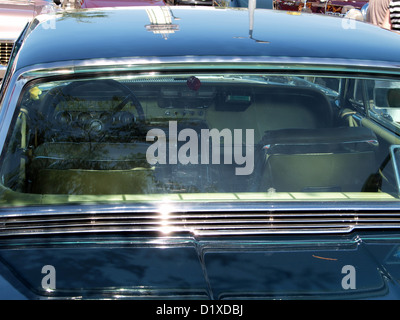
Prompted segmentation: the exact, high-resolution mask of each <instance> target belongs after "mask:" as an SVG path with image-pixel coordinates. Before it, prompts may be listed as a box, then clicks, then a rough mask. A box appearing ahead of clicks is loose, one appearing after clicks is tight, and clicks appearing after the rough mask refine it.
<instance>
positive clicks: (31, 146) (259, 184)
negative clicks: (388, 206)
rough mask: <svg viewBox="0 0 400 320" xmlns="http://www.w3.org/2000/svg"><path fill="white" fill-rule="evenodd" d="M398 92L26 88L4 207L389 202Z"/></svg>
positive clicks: (282, 78) (232, 78) (106, 85)
mask: <svg viewBox="0 0 400 320" xmlns="http://www.w3.org/2000/svg"><path fill="white" fill-rule="evenodd" d="M399 92H400V81H395V80H393V79H390V78H389V77H387V78H384V77H382V78H377V76H376V75H374V77H373V78H371V77H367V76H364V77H355V76H354V75H353V76H349V75H338V74H335V75H334V76H330V75H327V74H324V75H318V74H299V73H295V74H276V73H271V74H268V73H257V74H255V73H240V72H237V73H222V72H221V73H206V72H197V73H173V74H172V73H171V74H165V73H161V72H160V73H157V72H151V73H140V74H126V75H125V74H120V75H118V76H112V77H104V76H103V77H92V78H81V79H72V80H71V79H62V80H61V79H60V80H57V79H52V80H51V81H43V80H41V81H32V82H30V83H28V84H27V85H26V86H25V87H24V89H23V90H22V93H21V96H20V98H19V100H18V105H17V108H16V112H15V114H14V117H13V120H12V121H11V127H10V130H9V132H8V137H7V140H6V144H5V148H4V151H3V154H2V155H1V167H0V170H1V179H2V180H1V190H2V192H1V203H2V205H3V206H20V205H28V204H54V203H84V202H92V203H93V202H95V203H97V202H106V203H107V202H113V203H115V202H119V201H120V202H149V201H159V200H163V201H178V202H179V201H183V202H184V201H195V202H201V203H204V202H215V201H223V202H226V201H229V202H237V203H241V202H249V201H250V202H251V201H272V202H274V201H276V202H282V201H325V202H326V201H397V200H398V196H399V182H398V181H399V175H398V171H397V161H396V159H397V157H398V155H397V148H398V145H400V138H399V136H398V133H400V96H399Z"/></svg>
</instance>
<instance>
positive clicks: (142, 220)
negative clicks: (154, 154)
mask: <svg viewBox="0 0 400 320" xmlns="http://www.w3.org/2000/svg"><path fill="white" fill-rule="evenodd" d="M393 206H394V207H396V205H395V204H394V205H393ZM368 207H369V208H367V207H366V205H365V204H364V205H362V204H349V203H347V204H345V203H343V204H340V203H339V204H338V203H336V204H335V205H327V206H326V208H325V209H321V207H319V208H318V205H313V204H304V203H302V204H301V203H299V204H298V205H293V204H291V205H290V206H289V205H285V204H282V205H278V204H276V203H275V204H270V205H269V204H262V203H259V204H248V205H246V204H241V205H240V206H230V207H229V208H226V204H216V203H212V204H207V205H200V204H198V203H197V204H196V203H185V204H183V205H181V204H179V205H174V204H173V203H168V204H166V203H160V204H159V205H146V204H143V205H140V204H136V205H131V206H130V205H127V206H117V205H109V206H106V205H104V206H101V205H93V206H92V205H89V206H59V207H53V208H51V209H49V208H34V207H30V208H20V209H19V208H14V209H13V208H10V209H8V208H7V209H1V210H0V237H9V236H37V235H57V234H93V233H115V232H118V233H121V232H122V233H129V234H144V233H149V232H150V233H156V234H160V235H176V234H190V235H194V236H220V235H268V234H328V233H331V234H332V233H335V234H337V233H342V234H343V233H349V232H352V231H354V230H356V229H357V230H361V229H398V228H400V212H398V211H394V210H391V208H390V207H391V206H390V204H388V205H387V206H386V209H385V210H382V207H379V206H378V205H376V206H374V205H373V204H370V205H369V206H368Z"/></svg>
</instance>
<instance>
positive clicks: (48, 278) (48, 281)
mask: <svg viewBox="0 0 400 320" xmlns="http://www.w3.org/2000/svg"><path fill="white" fill-rule="evenodd" d="M42 274H45V276H44V277H43V278H42V283H41V285H42V288H43V289H44V290H55V289H56V269H55V268H54V266H52V265H49V264H47V265H45V266H43V267H42Z"/></svg>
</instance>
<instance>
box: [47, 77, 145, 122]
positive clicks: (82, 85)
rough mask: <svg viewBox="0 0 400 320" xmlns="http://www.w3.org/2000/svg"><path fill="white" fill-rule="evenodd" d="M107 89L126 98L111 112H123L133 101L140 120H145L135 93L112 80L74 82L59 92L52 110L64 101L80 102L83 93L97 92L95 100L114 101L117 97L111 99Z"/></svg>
mask: <svg viewBox="0 0 400 320" xmlns="http://www.w3.org/2000/svg"><path fill="white" fill-rule="evenodd" d="M107 88H109V89H112V90H113V91H116V89H117V90H118V91H119V92H121V93H122V95H121V96H123V97H124V98H123V100H122V102H120V103H119V104H118V105H117V106H116V107H115V108H114V109H113V110H111V111H112V112H113V113H116V112H118V111H121V110H122V109H123V108H124V106H125V105H126V104H127V103H128V102H129V101H131V102H132V103H133V105H134V106H135V108H136V111H137V113H138V118H139V120H144V111H143V107H142V105H141V104H140V101H139V100H138V99H137V98H136V96H135V94H134V93H133V91H132V90H131V89H129V88H128V87H127V86H125V85H123V84H122V83H120V82H118V81H116V80H111V79H108V80H88V81H76V82H72V83H70V84H68V85H66V86H65V87H63V88H61V89H60V90H58V91H57V93H56V94H55V97H54V98H53V99H52V108H53V109H55V107H56V106H57V104H59V103H60V102H62V101H73V100H74V99H76V100H78V99H79V95H82V93H85V91H90V92H91V93H92V94H93V93H94V94H95V93H96V92H97V93H98V96H97V95H96V96H94V97H93V100H96V99H98V98H99V97H101V98H102V99H104V98H109V101H112V100H114V98H115V95H110V96H109V97H107V96H105V95H104V92H105V90H107ZM74 91H75V94H74ZM49 111H53V112H50V113H54V110H49Z"/></svg>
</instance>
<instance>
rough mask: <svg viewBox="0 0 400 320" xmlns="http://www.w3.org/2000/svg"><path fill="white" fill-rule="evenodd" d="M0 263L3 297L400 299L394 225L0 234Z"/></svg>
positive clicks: (399, 237)
mask: <svg viewBox="0 0 400 320" xmlns="http://www.w3.org/2000/svg"><path fill="white" fill-rule="evenodd" d="M0 261H1V268H0V271H1V278H0V288H1V290H0V298H1V299H25V298H28V299H41V298H44V299H47V298H62V299H63V298H83V299H85V298H90V299H93V298H94V299H97V298H99V299H102V298H107V299H109V298H117V299H119V298H124V299H125V298H127V299H130V298H135V299H136V298H142V299H150V298H160V299H169V298H174V299H253V298H257V299H259V298H261V299H271V298H280V299H305V298H306V299H380V298H384V299H398V298H400V287H399V283H398V280H399V279H400V268H399V267H398V266H399V264H400V234H398V233H390V232H369V233H351V234H348V235H342V236H327V235H318V236H296V237H294V236H290V237H288V236H278V237H277V236H273V237H264V236H263V237H261V238H258V237H252V238H243V237H242V238H219V239H212V238H205V239H196V238H195V237H187V236H175V237H151V236H148V237H147V236H146V237H132V236H127V235H124V236H111V235H107V236H104V235H103V236H85V237H80V238H73V237H57V238H48V237H47V238H36V239H30V238H24V239H18V240H17V239H13V240H5V239H4V240H2V241H1V249H0ZM45 266H52V267H54V272H55V273H54V279H53V280H54V284H55V289H48V287H47V288H46V287H44V285H43V283H45V282H43V281H45V280H46V278H45V277H46V276H48V274H47V273H46V271H45V269H43V267H45Z"/></svg>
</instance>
